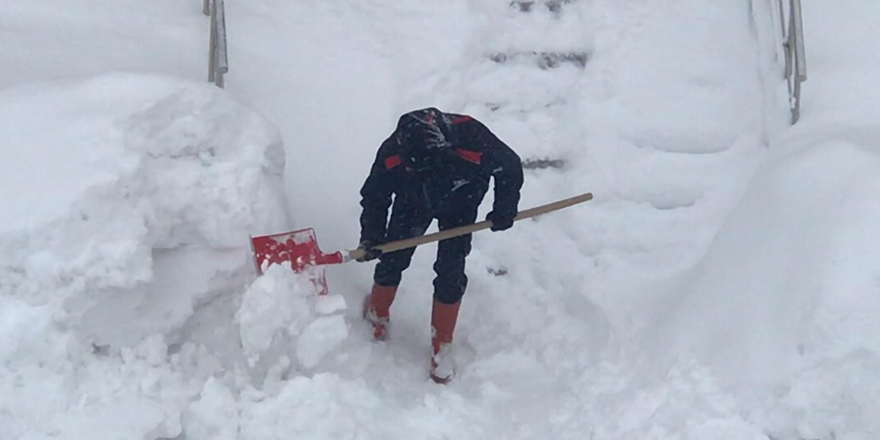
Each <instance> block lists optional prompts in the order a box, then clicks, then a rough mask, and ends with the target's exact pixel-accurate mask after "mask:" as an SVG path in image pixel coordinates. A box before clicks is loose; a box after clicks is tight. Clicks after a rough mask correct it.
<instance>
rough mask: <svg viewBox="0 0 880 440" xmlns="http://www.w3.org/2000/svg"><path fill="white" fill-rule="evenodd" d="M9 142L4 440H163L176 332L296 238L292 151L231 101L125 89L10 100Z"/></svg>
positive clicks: (5, 140) (0, 167)
mask: <svg viewBox="0 0 880 440" xmlns="http://www.w3.org/2000/svg"><path fill="white" fill-rule="evenodd" d="M0 132H2V133H4V136H3V137H2V139H0V149H2V151H4V160H3V161H2V162H0V176H2V177H3V180H2V182H3V183H2V186H0V200H3V203H4V206H3V209H2V211H0V331H2V334H3V338H4V343H3V344H2V348H0V378H2V379H0V390H2V391H0V395H2V396H4V397H3V398H0V426H2V427H3V428H2V429H0V438H15V437H17V436H22V437H24V438H42V437H44V436H45V435H49V434H51V433H52V432H53V430H56V429H57V427H58V426H69V427H68V428H67V429H68V430H70V429H72V430H73V431H76V428H75V427H76V426H81V424H79V423H74V422H75V421H76V419H77V418H80V419H82V421H85V420H87V419H88V418H89V417H90V416H94V417H101V418H106V420H107V425H106V426H104V427H103V429H106V432H107V433H109V435H112V434H113V433H114V432H116V433H118V434H121V436H128V435H130V434H129V433H130V432H143V431H142V430H141V429H140V428H139V427H136V426H132V425H131V424H132V423H134V424H144V425H145V426H147V427H149V429H153V428H155V426H154V425H156V424H157V423H158V422H159V421H163V420H164V416H163V415H162V414H163V413H164V411H165V410H164V409H162V408H166V409H167V408H168V407H169V406H170V407H173V406H174V405H175V403H174V401H175V399H174V398H173V397H172V398H167V396H166V398H167V399H162V400H159V399H157V400H155V401H150V400H149V399H147V400H142V399H141V396H139V395H138V394H143V395H146V396H151V395H152V396H158V395H160V394H161V393H162V391H163V390H162V389H161V388H162V387H163V386H164V385H160V384H174V383H180V380H179V379H175V378H174V377H169V376H172V369H173V368H172V365H174V364H168V363H165V359H166V356H167V352H168V346H169V345H171V344H173V343H175V342H176V341H174V340H173V335H174V331H176V330H179V329H180V328H181V327H182V326H183V324H184V323H185V322H186V320H187V319H188V318H190V317H191V316H192V314H193V310H194V308H195V307H196V306H197V305H198V304H202V303H205V302H209V301H212V300H215V299H216V298H217V297H218V296H222V295H224V294H227V293H230V291H236V290H237V289H240V290H239V291H238V293H240V291H242V290H244V289H243V286H244V285H245V284H244V281H245V280H246V279H247V277H249V276H251V274H252V273H253V267H252V263H251V260H250V256H249V252H248V251H249V249H248V234H249V233H262V232H265V231H267V230H273V229H277V228H281V227H284V226H287V225H286V215H287V210H286V207H285V205H286V203H285V200H284V196H283V191H282V188H281V180H282V171H283V166H284V149H283V146H282V143H281V139H280V136H279V135H278V133H277V132H276V131H275V130H274V129H273V128H272V127H271V125H270V124H268V123H267V122H266V121H265V120H264V118H263V117H261V116H260V115H258V114H256V113H255V112H253V111H251V110H248V109H246V108H243V107H242V106H240V105H238V104H236V103H235V102H234V101H232V100H231V99H230V98H229V97H227V95H226V94H225V93H223V92H222V91H220V90H219V89H216V88H214V87H211V86H209V85H204V84H193V83H188V82H181V81H178V80H172V79H166V78H157V77H144V76H136V75H126V74H113V75H106V76H101V77H97V78H92V79H88V80H84V81H79V82H56V83H40V84H31V85H26V86H21V87H17V88H14V89H7V90H4V91H3V92H0ZM190 351H192V350H190ZM108 352H113V353H116V354H117V355H118V356H115V357H113V358H112V359H113V360H112V361H111V360H109V359H110V358H102V357H101V355H103V354H107V353H108ZM190 354H192V355H193V356H194V355H195V354H193V353H190ZM177 356H178V357H180V358H181V359H185V358H187V354H186V351H185V350H183V351H181V353H179V354H178V355H177ZM102 359H103V360H102ZM180 363H185V362H183V361H181V362H178V364H180ZM111 372H112V373H111ZM100 381H107V382H106V383H102V384H101V386H96V387H94V388H92V389H90V388H89V386H88V384H89V383H91V382H100ZM108 389H109V390H114V389H115V390H116V391H114V392H109V393H105V392H104V391H107V390H108ZM123 389H128V390H129V391H131V392H125V391H121V390H123ZM185 389H186V387H182V386H181V392H183V390H185ZM98 390H103V391H98ZM158 402H161V403H158ZM178 404H179V402H178ZM114 406H120V407H124V408H126V410H128V411H137V412H141V413H142V414H143V417H139V418H138V420H139V421H136V422H132V421H130V420H128V421H126V422H122V421H121V420H115V421H114V418H113V417H112V416H110V413H106V412H105V411H114ZM77 408H78V409H79V411H81V412H79V413H78V412H77V410H76V409H77ZM67 418H69V419H70V420H67V421H64V420H62V419H67ZM37 419H39V420H41V422H39V423H38V422H36V420H37ZM130 419H132V418H130ZM114 423H118V424H128V426H125V427H122V426H120V427H119V431H118V432H117V431H115V428H114ZM25 427H30V428H31V429H44V430H45V431H44V432H42V433H41V434H40V435H38V434H32V436H31V435H29V434H28V433H27V432H25V431H24V429H26V428H25ZM19 428H21V429H22V431H17V429H19ZM165 428H167V429H170V430H171V431H174V427H173V426H170V427H169V426H166V427H165ZM165 428H163V429H165ZM144 429H147V428H144ZM149 429H147V431H149ZM56 433H57V432H56ZM65 434H66V435H74V437H93V436H94V434H95V432H94V429H93V427H92V428H91V429H87V430H86V431H83V432H82V433H81V434H82V435H80V436H76V435H75V432H65ZM157 435H158V434H157Z"/></svg>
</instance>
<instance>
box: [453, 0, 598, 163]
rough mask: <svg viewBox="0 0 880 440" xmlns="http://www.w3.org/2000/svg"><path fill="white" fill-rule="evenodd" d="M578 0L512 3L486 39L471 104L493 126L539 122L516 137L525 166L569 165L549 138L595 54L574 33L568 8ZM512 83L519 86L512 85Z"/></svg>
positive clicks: (519, 1) (483, 40)
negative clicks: (538, 119) (511, 87)
mask: <svg viewBox="0 0 880 440" xmlns="http://www.w3.org/2000/svg"><path fill="white" fill-rule="evenodd" d="M576 2H577V0H517V1H513V2H510V3H509V4H508V7H507V8H506V10H505V11H502V12H503V13H504V14H505V15H506V16H505V17H499V18H500V19H499V20H494V21H493V24H494V25H496V26H497V28H494V29H492V30H491V31H490V33H488V34H486V35H484V36H483V38H482V39H481V41H482V42H483V43H482V44H483V45H484V47H483V49H482V50H483V53H484V56H485V60H488V63H485V62H484V63H483V64H481V66H480V68H478V73H479V74H478V75H477V77H476V79H475V80H474V81H473V84H470V85H469V86H470V87H471V93H468V94H467V96H469V99H470V102H469V103H467V105H466V106H468V107H470V108H469V110H471V111H473V113H476V114H485V113H486V111H487V110H488V114H487V115H486V116H487V119H488V120H489V123H490V125H496V126H498V125H497V124H498V123H499V122H500V123H501V124H502V125H503V124H506V123H511V124H517V125H520V126H521V127H522V126H529V127H535V126H537V127H538V129H537V130H533V129H531V128H527V130H529V133H524V135H523V136H521V137H520V138H519V139H517V141H516V142H514V144H516V148H517V151H518V152H519V153H521V156H522V159H523V166H524V168H526V169H530V170H552V169H556V170H560V169H563V168H565V167H566V163H567V159H566V157H564V154H561V153H560V151H559V149H557V148H554V145H553V141H552V140H551V139H550V138H552V137H553V133H554V132H555V131H558V130H557V128H558V127H556V126H555V125H556V124H559V123H560V122H559V118H558V117H557V116H558V112H561V111H562V110H563V109H564V108H565V104H566V96H567V95H569V93H568V89H569V88H570V87H571V86H572V85H573V84H575V83H576V82H577V81H579V80H580V78H581V77H582V75H583V74H584V70H585V68H586V67H587V64H588V63H589V62H590V58H591V53H590V50H589V49H588V48H587V47H588V44H587V43H588V41H583V40H578V38H577V35H574V36H573V35H571V33H570V32H569V29H570V28H571V27H572V20H571V18H570V17H568V16H567V13H568V9H570V8H571V7H572V6H574V5H575V4H576ZM498 12H499V10H498V9H495V10H493V13H498ZM566 25H568V27H566ZM500 85H507V87H505V86H500ZM511 85H512V86H513V87H515V88H516V90H511V89H510V87H509V86H511ZM534 115H541V116H540V118H541V119H542V121H540V122H537V123H535V121H530V119H534ZM521 145H523V146H524V145H541V146H542V148H539V149H537V150H529V149H528V148H525V149H523V148H519V147H520V146H521Z"/></svg>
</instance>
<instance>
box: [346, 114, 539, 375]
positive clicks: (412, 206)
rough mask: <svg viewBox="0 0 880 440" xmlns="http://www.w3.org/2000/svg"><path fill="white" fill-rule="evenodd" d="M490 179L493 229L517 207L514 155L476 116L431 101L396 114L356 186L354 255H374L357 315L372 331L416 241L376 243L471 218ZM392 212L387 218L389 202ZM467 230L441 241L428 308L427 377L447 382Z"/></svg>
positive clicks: (377, 329) (380, 333)
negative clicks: (392, 246)
mask: <svg viewBox="0 0 880 440" xmlns="http://www.w3.org/2000/svg"><path fill="white" fill-rule="evenodd" d="M490 178H494V179H495V200H494V204H493V209H492V211H491V212H490V213H489V214H488V215H487V216H486V220H487V221H490V222H491V223H492V226H491V229H492V230H493V231H503V230H506V229H508V228H510V227H511V226H513V223H514V219H515V218H516V215H517V211H518V204H519V199H520V188H521V187H522V185H523V167H522V161H521V160H520V158H519V156H518V155H517V154H516V153H515V152H514V151H513V150H512V149H511V148H510V147H509V146H508V145H506V144H505V143H504V142H502V141H501V140H500V139H498V137H497V136H495V135H494V134H493V133H492V132H491V131H490V130H489V129H488V128H487V127H486V126H485V125H483V124H482V123H481V122H479V121H478V120H476V119H474V118H472V117H470V116H464V115H457V114H450V113H444V112H442V111H440V110H438V109H436V108H433V107H432V108H426V109H420V110H415V111H412V112H409V113H406V114H404V115H403V116H401V117H400V119H399V121H398V124H397V128H396V129H395V131H394V132H393V133H392V134H391V136H389V137H388V139H386V140H385V141H384V142H383V143H382V145H381V147H380V148H379V151H378V153H377V155H376V160H375V162H374V163H373V165H372V168H371V169H370V173H369V177H367V179H366V181H365V182H364V185H363V187H362V189H361V196H362V199H361V206H362V207H363V211H362V213H361V217H360V224H361V239H360V246H359V247H358V249H360V250H361V251H362V252H363V255H362V256H361V257H360V258H358V261H361V262H363V261H371V260H374V259H378V260H379V263H378V264H377V265H376V268H375V272H374V276H373V286H372V289H371V291H370V294H369V296H367V297H366V299H365V301H364V311H363V313H364V318H365V319H366V320H367V321H369V323H370V324H371V325H372V328H373V337H374V338H375V339H377V340H382V339H385V338H386V336H387V332H388V324H389V319H390V311H389V309H390V307H391V304H392V302H393V301H394V297H395V294H396V293H397V288H398V286H399V285H400V282H401V277H402V273H403V271H404V270H406V268H407V267H408V266H409V264H410V261H411V260H412V256H413V253H414V252H415V248H413V247H411V248H407V249H403V250H399V251H395V252H388V253H383V252H382V251H381V250H379V249H378V248H377V246H379V245H381V244H384V243H387V242H391V241H397V240H403V239H408V238H413V237H418V236H422V235H424V234H425V231H426V230H427V229H428V226H429V225H430V224H431V222H432V221H433V220H434V219H437V221H438V227H439V229H440V231H445V230H449V229H452V228H456V227H460V226H465V225H471V224H473V223H475V222H476V219H477V211H478V208H479V206H480V203H481V202H482V201H483V197H484V196H485V195H486V192H487V191H488V188H489V179H490ZM392 195H393V196H394V204H393V208H392V210H391V219H390V221H389V220H388V208H389V207H391V205H392ZM470 250H471V234H465V235H460V236H458V237H454V238H450V239H446V240H443V241H440V243H439V244H438V251H437V260H436V262H435V263H434V271H435V272H436V274H437V275H436V277H435V278H434V302H433V309H432V313H431V336H432V338H431V339H432V341H431V345H432V357H431V373H430V374H431V379H433V380H434V381H435V382H438V383H446V382H448V381H449V380H450V379H451V378H452V376H453V375H454V366H453V365H452V363H451V361H452V357H451V356H450V355H449V354H448V352H449V349H450V348H451V343H452V334H453V331H454V330H455V324H456V320H457V318H458V311H459V306H460V305H461V298H462V296H463V295H464V293H465V289H466V287H467V282H468V279H467V276H466V275H465V258H466V257H467V255H468V254H469V253H470Z"/></svg>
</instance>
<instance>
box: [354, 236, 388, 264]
mask: <svg viewBox="0 0 880 440" xmlns="http://www.w3.org/2000/svg"><path fill="white" fill-rule="evenodd" d="M378 245H379V243H373V242H371V241H367V240H364V241H362V242H361V244H360V245H358V249H359V250H362V251H364V255H363V256H362V257H360V258H358V259H356V260H355V261H357V262H359V263H363V262H366V261H372V260H375V259H376V258H379V256H380V255H382V251H380V250H379V249H376V246H378Z"/></svg>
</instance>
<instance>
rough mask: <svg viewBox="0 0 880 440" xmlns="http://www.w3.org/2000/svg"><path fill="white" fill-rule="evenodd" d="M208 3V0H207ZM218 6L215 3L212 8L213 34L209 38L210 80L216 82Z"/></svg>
mask: <svg viewBox="0 0 880 440" xmlns="http://www.w3.org/2000/svg"><path fill="white" fill-rule="evenodd" d="M205 3H206V4H207V3H208V1H207V0H206V1H205ZM216 20H217V7H216V5H213V7H212V8H211V31H210V32H211V34H210V37H209V38H208V81H209V82H214V64H215V62H216V53H215V52H214V51H215V50H216V47H217V21H216Z"/></svg>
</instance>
